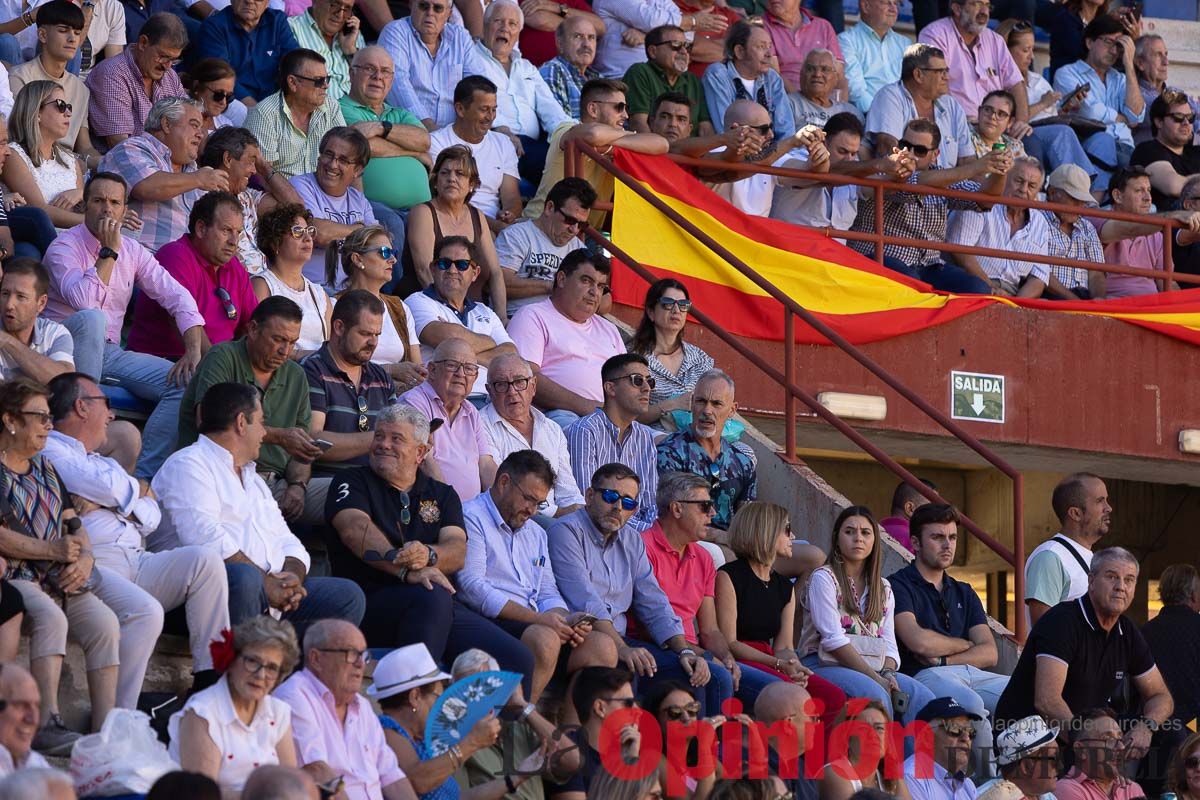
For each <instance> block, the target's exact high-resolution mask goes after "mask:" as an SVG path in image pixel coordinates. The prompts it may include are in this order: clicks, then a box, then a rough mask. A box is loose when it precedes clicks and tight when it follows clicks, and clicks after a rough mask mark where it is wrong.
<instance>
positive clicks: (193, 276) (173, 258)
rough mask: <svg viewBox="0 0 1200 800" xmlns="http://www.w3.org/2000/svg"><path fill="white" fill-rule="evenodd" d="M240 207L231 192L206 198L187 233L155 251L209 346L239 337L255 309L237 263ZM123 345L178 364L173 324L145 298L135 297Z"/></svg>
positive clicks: (178, 347) (180, 348) (198, 204)
mask: <svg viewBox="0 0 1200 800" xmlns="http://www.w3.org/2000/svg"><path fill="white" fill-rule="evenodd" d="M242 225H243V223H242V206H241V203H239V202H238V199H237V197H235V196H234V195H232V194H230V193H229V192H209V193H208V194H206V195H204V196H203V197H201V198H200V199H199V200H198V201H196V205H195V206H193V207H192V211H191V216H190V218H189V220H188V232H187V233H186V234H184V235H183V236H181V237H180V238H179V239H176V240H175V241H173V242H170V243H169V244H166V245H164V246H163V248H162V249H161V250H159V251H158V259H159V262H160V263H161V264H162V265H163V268H164V269H166V271H167V272H168V273H169V274H170V275H171V276H172V277H173V278H175V280H177V281H179V284H180V285H181V286H183V288H184V289H187V291H188V293H189V294H191V296H192V298H193V299H194V300H195V301H196V307H197V308H198V309H199V310H200V315H201V316H202V317H204V330H205V332H206V333H207V334H208V339H209V341H210V342H211V343H212V344H220V343H221V342H228V341H230V340H231V339H234V338H235V337H237V336H239V335H241V334H242V333H243V328H244V327H245V326H246V322H247V321H248V320H249V319H250V315H251V314H252V313H253V312H254V309H255V308H257V307H258V298H256V297H255V296H254V291H253V290H252V289H251V288H250V275H249V274H248V273H247V272H246V268H245V267H243V266H242V262H241V261H239V260H238V257H237V252H238V242H239V240H240V237H241V235H242ZM127 345H128V347H129V349H130V350H133V351H135V352H138V353H149V354H150V355H154V356H162V357H163V358H169V359H172V360H174V359H176V358H179V357H180V356H181V355H183V341H182V340H181V339H180V338H179V332H178V331H177V330H176V328H175V320H174V319H172V317H171V315H170V314H169V313H168V312H167V310H166V309H164V308H163V307H162V306H161V305H159V303H158V301H156V300H154V299H153V298H151V297H148V296H147V295H144V294H140V295H138V298H137V301H136V303H135V304H134V307H133V326H132V327H131V328H130V330H129V337H128V339H127Z"/></svg>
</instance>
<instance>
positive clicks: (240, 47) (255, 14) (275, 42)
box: [195, 0, 342, 142]
mask: <svg viewBox="0 0 1200 800" xmlns="http://www.w3.org/2000/svg"><path fill="white" fill-rule="evenodd" d="M299 47H300V45H299V43H298V42H297V41H296V36H295V34H293V33H292V29H291V28H290V27H289V26H288V18H287V14H285V13H284V12H283V11H279V10H276V9H274V8H267V6H266V4H264V3H263V2H262V0H230V4H229V6H228V7H226V8H223V9H221V10H220V11H218V12H217V13H215V14H212V15H210V16H209V17H208V18H207V19H205V20H204V24H203V25H202V26H201V28H200V40H199V41H198V42H197V43H196V53H195V57H196V58H198V59H200V58H219V59H221V60H222V61H224V62H225V63H227V64H229V65H230V66H231V67H233V69H234V72H236V73H237V80H236V83H235V84H234V87H233V94H234V97H236V98H237V99H238V100H241V101H242V102H243V103H244V104H245V105H247V106H253V105H254V104H255V103H258V102H261V101H263V100H265V99H266V98H267V96H268V95H269V94H271V92H273V91H275V87H276V81H277V80H278V76H279V74H280V72H281V61H282V59H283V57H284V55H286V54H287V53H289V52H291V51H293V50H296V49H297V48H299ZM309 52H312V51H309ZM338 57H339V58H341V57H342V56H341V54H340V53H339V54H338ZM284 74H287V73H286V72H285V73H284ZM256 133H257V131H256ZM259 141H260V142H265V140H264V139H263V137H262V136H259Z"/></svg>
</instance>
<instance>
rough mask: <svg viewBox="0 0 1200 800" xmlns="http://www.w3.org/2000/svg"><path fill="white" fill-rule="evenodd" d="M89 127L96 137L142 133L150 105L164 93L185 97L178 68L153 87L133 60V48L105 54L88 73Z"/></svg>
mask: <svg viewBox="0 0 1200 800" xmlns="http://www.w3.org/2000/svg"><path fill="white" fill-rule="evenodd" d="M86 84H87V88H88V90H89V91H90V92H91V94H90V95H89V97H88V111H87V125H88V130H89V131H90V132H91V133H92V135H93V136H95V137H96V138H97V139H99V137H102V136H117V135H119V134H125V135H127V136H133V135H134V134H137V133H141V132H142V130H143V128H145V126H146V115H147V114H149V113H150V107H151V106H153V105H154V104H155V103H156V102H158V101H159V100H161V99H163V98H164V97H183V96H184V95H185V94H186V93H185V92H184V91H183V84H182V83H181V82H180V81H179V75H177V74H176V73H175V70H173V69H169V70H167V71H166V73H165V74H164V75H163V76H162V79H161V80H159V81H158V82H157V83H155V84H154V85H153V86H152V87H151V88H150V96H149V97H147V96H146V87H145V84H144V83H142V72H141V70H139V69H138V66H137V62H135V61H134V60H133V48H130V47H127V48H125V52H123V53H121V54H120V55H119V56H114V57H113V58H106V59H104V60H103V61H101V62H100V63H99V64H97V65H96V66H95V67H93V68H92V71H91V72H89V73H88V76H87V81H86Z"/></svg>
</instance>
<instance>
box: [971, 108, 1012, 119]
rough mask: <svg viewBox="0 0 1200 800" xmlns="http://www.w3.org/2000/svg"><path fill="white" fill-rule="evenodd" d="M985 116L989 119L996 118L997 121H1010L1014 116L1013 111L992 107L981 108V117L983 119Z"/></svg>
mask: <svg viewBox="0 0 1200 800" xmlns="http://www.w3.org/2000/svg"><path fill="white" fill-rule="evenodd" d="M985 114H986V115H987V116H989V117H995V118H996V119H1008V118H1009V117H1011V116H1012V112H1011V111H1004V110H1002V109H999V108H992V107H991V106H980V107H979V116H981V117H982V116H984V115H985Z"/></svg>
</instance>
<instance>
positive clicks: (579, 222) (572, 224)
mask: <svg viewBox="0 0 1200 800" xmlns="http://www.w3.org/2000/svg"><path fill="white" fill-rule="evenodd" d="M554 210H555V211H557V212H558V215H559V216H560V217H562V218H563V223H564V224H565V225H566V226H567V227H568V228H582V227H583V226H584V225H587V220H586V219H575V217H572V216H570V215H569V214H567V212H565V211H563V210H562V209H561V208H556V209H554Z"/></svg>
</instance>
